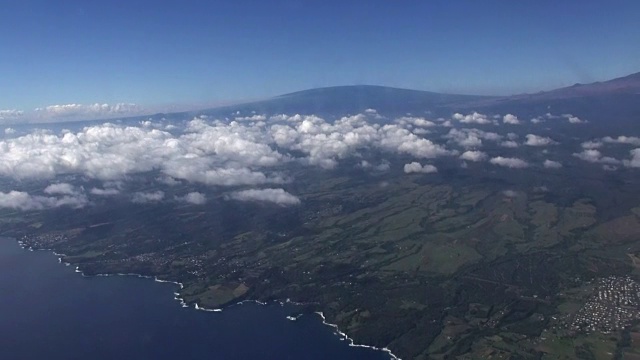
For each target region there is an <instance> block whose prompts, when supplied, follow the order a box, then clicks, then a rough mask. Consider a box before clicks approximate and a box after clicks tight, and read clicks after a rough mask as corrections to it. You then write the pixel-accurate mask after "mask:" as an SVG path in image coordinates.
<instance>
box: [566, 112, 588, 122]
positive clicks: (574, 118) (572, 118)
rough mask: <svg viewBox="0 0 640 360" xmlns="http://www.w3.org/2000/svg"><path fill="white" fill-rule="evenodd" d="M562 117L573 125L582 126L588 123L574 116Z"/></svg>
mask: <svg viewBox="0 0 640 360" xmlns="http://www.w3.org/2000/svg"><path fill="white" fill-rule="evenodd" d="M562 117H563V118H565V119H567V120H568V121H569V122H570V123H571V124H582V123H586V122H587V121H585V120H580V118H579V117H577V116H573V115H571V114H562Z"/></svg>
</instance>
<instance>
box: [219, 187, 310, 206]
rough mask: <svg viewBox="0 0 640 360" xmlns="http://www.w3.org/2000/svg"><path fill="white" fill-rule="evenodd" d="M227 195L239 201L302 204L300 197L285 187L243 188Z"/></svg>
mask: <svg viewBox="0 0 640 360" xmlns="http://www.w3.org/2000/svg"><path fill="white" fill-rule="evenodd" d="M227 197H228V198H229V199H233V200H239V201H259V202H272V203H276V204H278V205H282V206H288V205H298V204H300V199H298V197H297V196H295V195H292V194H290V193H288V192H286V191H284V189H250V190H242V191H235V192H232V193H231V194H229V195H228V196H227Z"/></svg>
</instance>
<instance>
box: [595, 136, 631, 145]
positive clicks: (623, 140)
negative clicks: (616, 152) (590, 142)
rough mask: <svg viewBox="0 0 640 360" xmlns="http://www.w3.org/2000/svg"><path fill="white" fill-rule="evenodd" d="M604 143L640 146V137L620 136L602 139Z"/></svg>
mask: <svg viewBox="0 0 640 360" xmlns="http://www.w3.org/2000/svg"><path fill="white" fill-rule="evenodd" d="M602 141H604V142H606V143H613V144H628V145H633V146H640V137H637V136H624V135H622V136H618V137H617V138H612V137H611V136H605V137H603V138H602Z"/></svg>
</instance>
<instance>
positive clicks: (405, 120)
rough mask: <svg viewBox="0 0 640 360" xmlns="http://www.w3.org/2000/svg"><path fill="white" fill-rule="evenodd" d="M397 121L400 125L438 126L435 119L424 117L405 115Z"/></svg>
mask: <svg viewBox="0 0 640 360" xmlns="http://www.w3.org/2000/svg"><path fill="white" fill-rule="evenodd" d="M396 122H397V123H398V124H400V125H407V124H411V125H413V126H418V127H432V126H436V123H434V122H433V121H430V120H427V119H425V118H422V117H412V116H404V117H400V118H397V119H396Z"/></svg>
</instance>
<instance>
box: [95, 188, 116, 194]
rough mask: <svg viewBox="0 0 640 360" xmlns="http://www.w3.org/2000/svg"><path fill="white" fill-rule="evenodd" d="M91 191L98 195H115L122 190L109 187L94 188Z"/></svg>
mask: <svg viewBox="0 0 640 360" xmlns="http://www.w3.org/2000/svg"><path fill="white" fill-rule="evenodd" d="M89 192H90V193H91V194H93V195H97V196H113V195H118V194H120V190H118V189H113V188H107V189H100V188H92V189H91V190H90V191H89Z"/></svg>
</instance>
